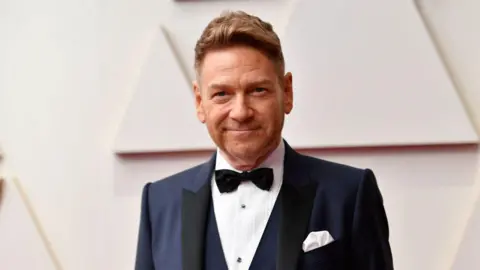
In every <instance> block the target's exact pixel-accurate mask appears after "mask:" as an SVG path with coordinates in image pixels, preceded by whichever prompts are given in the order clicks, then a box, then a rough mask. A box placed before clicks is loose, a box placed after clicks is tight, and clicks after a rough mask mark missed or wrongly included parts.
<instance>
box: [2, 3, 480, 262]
mask: <svg viewBox="0 0 480 270" xmlns="http://www.w3.org/2000/svg"><path fill="white" fill-rule="evenodd" d="M397 1H400V0H397ZM279 2H280V3H279ZM294 2H295V1H287V0H284V1H268V2H264V3H255V4H252V3H247V2H246V3H235V4H228V5H225V7H228V6H235V7H236V8H245V9H247V10H248V11H252V12H256V13H258V14H261V15H262V16H263V17H264V18H265V19H267V20H270V21H272V22H273V23H274V24H275V25H278V28H279V32H280V35H281V34H282V29H284V26H285V25H286V24H287V21H288V15H289V12H290V10H291V5H293V4H294ZM215 5H216V4H215V3H207V4H205V5H202V6H199V5H194V4H187V5H182V6H175V4H174V3H173V1H169V0H163V1H154V0H145V1H142V2H139V1H133V0H116V1H108V0H103V1H93V0H90V1H73V0H71V1H59V0H58V1H56V0H45V1H27V0H16V1H13V0H10V1H8V0H7V1H2V2H0V35H1V42H0V123H1V125H0V145H1V147H2V148H3V152H4V153H5V157H4V159H3V160H2V161H1V162H0V166H1V167H0V172H1V173H2V174H5V175H6V176H7V177H8V178H7V180H8V179H12V177H14V176H15V177H18V179H20V181H21V182H22V184H23V185H24V187H25V191H26V193H27V194H28V195H29V196H30V199H31V201H32V204H33V205H34V208H35V210H36V211H37V214H38V217H39V219H40V220H41V222H42V224H43V226H44V228H45V231H46V234H47V235H48V237H49V239H50V240H51V243H52V246H53V248H54V250H55V252H56V253H57V255H58V258H59V260H60V261H61V264H62V265H63V269H69V270H70V269H73V270H76V269H78V270H84V269H89V270H90V269H91V270H95V269H99V270H100V269H102V270H103V269H125V270H126V269H132V264H133V255H134V250H135V244H136V233H137V220H138V214H139V195H140V188H141V186H142V185H143V183H144V182H145V181H149V180H152V179H159V178H161V177H163V176H166V175H168V174H170V173H173V172H176V171H178V170H180V169H183V168H185V167H188V166H190V165H193V164H196V163H197V162H200V161H203V159H204V158H205V157H206V156H207V153H190V154H172V155H169V156H164V155H153V154H151V155H136V156H133V157H118V156H115V155H114V154H113V151H112V148H113V142H114V139H115V136H116V132H117V128H118V126H119V124H120V122H121V120H122V117H123V112H124V110H125V108H126V106H127V104H128V101H129V98H130V96H131V95H132V90H133V84H134V82H135V78H136V77H137V76H138V75H139V74H138V68H137V67H138V66H140V65H141V62H142V61H143V59H144V56H145V53H146V47H147V46H148V42H147V41H148V40H149V38H150V35H151V33H152V31H153V30H154V29H155V28H156V27H158V24H159V23H162V22H163V23H165V24H166V25H167V26H168V27H169V29H171V31H173V32H174V33H183V34H181V35H179V36H178V37H177V38H176V39H175V42H176V44H177V46H178V48H179V49H180V51H181V55H182V56H183V57H184V58H185V59H184V60H185V62H186V63H189V61H190V59H192V58H193V53H192V51H191V46H192V41H194V39H195V38H196V36H195V35H192V34H191V33H197V32H198V31H199V29H201V27H202V23H204V22H206V21H208V19H209V18H211V16H213V15H216V14H217V12H216V11H217V10H218V7H216V6H215ZM422 7H423V9H424V11H425V14H427V15H428V21H429V25H431V27H432V29H433V31H434V32H435V37H436V39H437V40H438V41H439V44H440V46H439V47H440V50H441V52H442V53H443V54H444V55H445V59H446V61H447V63H448V66H449V67H450V69H451V72H452V73H453V75H454V78H455V79H456V82H457V84H458V89H459V90H460V91H461V94H462V98H463V99H464V101H465V102H466V104H467V105H468V108H469V112H470V113H471V115H472V118H473V119H474V121H475V123H476V126H477V130H480V109H479V108H480V78H479V77H478V75H477V74H478V70H480V66H479V65H480V49H479V48H480V40H479V38H480V37H479V36H478V25H480V18H479V17H478V16H477V14H478V10H479V9H480V3H479V2H478V1H475V0H470V1H469V0H444V1H434V0H428V1H424V2H422ZM194 8H195V10H194ZM426 109H428V108H426ZM452 128H455V127H452ZM312 153H313V154H315V155H317V156H320V157H323V158H327V159H332V160H336V161H341V162H347V163H349V164H353V165H357V166H362V167H370V168H373V169H374V170H375V171H376V172H377V174H378V177H379V181H380V186H381V188H382V190H383V193H384V194H385V195H384V196H385V203H386V207H387V211H388V214H389V217H390V223H391V230H392V245H393V251H394V255H395V261H396V265H397V269H408V270H416V269H419V270H441V269H455V270H470V269H477V268H478V265H480V262H479V258H478V256H477V255H476V254H475V250H478V249H479V244H478V243H479V241H478V240H475V239H480V230H479V229H478V228H479V227H480V226H479V224H480V222H479V219H480V218H479V217H480V210H479V209H480V179H479V170H478V169H479V167H480V166H479V163H478V157H479V156H480V155H479V152H478V149H477V148H476V147H469V146H449V147H428V148H424V147H415V148H389V149H376V150H373V149H358V150H341V151H340V150H338V151H336V150H329V151H314V152H312ZM7 187H8V188H7V194H6V195H7V196H10V195H9V194H13V195H12V196H15V195H14V194H15V192H10V191H9V190H12V189H13V186H12V182H11V181H8V182H7ZM7 198H8V197H7ZM5 202H7V200H5ZM8 202H9V203H8V204H7V203H5V204H4V205H3V206H4V207H1V208H2V209H0V230H2V229H4V230H5V231H3V234H0V237H1V238H0V253H2V254H4V255H3V256H2V257H0V259H1V265H2V269H7V270H10V269H12V270H17V269H20V270H23V269H41V270H43V269H46V270H50V269H54V268H53V267H52V265H51V264H48V263H44V264H41V263H42V262H41V260H37V261H31V264H30V265H28V268H27V266H26V264H25V263H26V262H25V261H27V263H28V260H27V259H28V258H31V257H32V256H35V255H38V254H42V256H46V255H45V251H44V248H43V247H42V245H41V242H40V241H39V239H38V238H36V237H34V236H32V237H31V238H30V239H28V238H26V237H18V238H17V237H9V238H6V237H5V235H11V234H27V233H28V232H30V231H31V230H32V228H31V227H29V228H27V227H26V226H23V227H22V226H20V225H19V226H18V227H17V226H11V224H12V223H15V224H16V223H20V222H22V221H26V220H28V219H26V218H25V216H22V215H20V214H17V215H13V214H9V215H8V216H7V214H8V213H16V212H19V213H20V212H22V211H25V209H24V208H25V207H24V206H23V205H22V204H21V201H20V200H18V199H11V200H10V199H9V201H8ZM7 207H8V208H7ZM12 209H13V211H12ZM6 217H8V219H7V218H6ZM12 217H13V218H12ZM17 218H18V219H17ZM6 230H10V231H6ZM27 231H28V232H27ZM5 239H6V240H5ZM24 246H28V247H29V248H28V249H23V248H22V247H24ZM15 250H23V251H24V254H23V255H24V257H23V258H22V257H20V256H13V254H11V253H9V252H13V251H15ZM10 254H11V255H10ZM37 257H38V256H37ZM35 258H36V257H35ZM20 262H21V263H22V264H20ZM22 266H24V267H22Z"/></svg>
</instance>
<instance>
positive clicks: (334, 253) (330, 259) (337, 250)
mask: <svg viewBox="0 0 480 270" xmlns="http://www.w3.org/2000/svg"><path fill="white" fill-rule="evenodd" d="M345 259H346V257H345V249H344V246H343V244H342V242H341V241H340V240H336V241H333V242H331V243H329V244H327V245H325V246H323V247H320V248H317V249H314V250H310V251H308V252H304V253H303V254H302V264H301V265H302V268H300V269H303V270H309V269H318V270H329V269H332V270H341V269H344V268H345Z"/></svg>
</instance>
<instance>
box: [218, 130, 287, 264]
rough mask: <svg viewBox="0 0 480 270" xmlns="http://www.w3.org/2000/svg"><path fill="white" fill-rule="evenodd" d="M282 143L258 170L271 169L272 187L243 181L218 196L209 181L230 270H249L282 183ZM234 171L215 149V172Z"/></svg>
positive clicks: (283, 149)
mask: <svg viewBox="0 0 480 270" xmlns="http://www.w3.org/2000/svg"><path fill="white" fill-rule="evenodd" d="M284 155H285V145H284V142H283V140H282V141H281V142H280V144H279V145H278V147H277V148H276V149H275V150H274V152H272V154H271V155H270V156H269V157H268V158H267V159H266V160H265V162H263V163H262V164H261V165H260V166H258V167H268V168H272V169H273V176H274V180H273V184H272V187H271V189H270V191H264V190H261V189H260V188H258V187H257V186H255V184H253V183H252V182H243V183H241V184H240V186H239V187H238V189H237V190H236V191H234V192H231V193H220V191H219V190H218V187H217V184H216V182H215V178H213V179H212V198H213V208H214V211H215V217H216V222H217V226H218V233H219V235H220V242H221V243H222V248H223V252H224V256H225V260H226V262H227V266H228V269H229V270H248V268H249V267H250V264H251V263H252V260H253V257H254V255H255V252H256V250H257V247H258V244H259V243H260V239H261V238H262V235H263V231H264V230H265V227H266V226H267V222H268V220H269V218H270V214H271V212H272V210H273V206H274V205H275V201H276V200H277V197H278V194H279V192H280V187H281V186H282V182H283V160H284ZM221 169H229V170H234V171H237V172H238V170H236V169H234V168H233V167H232V166H231V165H230V164H228V162H227V161H226V160H225V159H224V158H223V157H222V155H221V153H220V151H218V150H217V158H216V165H215V170H221Z"/></svg>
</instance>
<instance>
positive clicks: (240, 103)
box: [230, 96, 253, 122]
mask: <svg viewBox="0 0 480 270" xmlns="http://www.w3.org/2000/svg"><path fill="white" fill-rule="evenodd" d="M252 116H253V110H252V109H251V108H250V107H249V105H248V102H247V100H246V98H245V97H243V96H239V97H237V98H236V99H235V101H234V102H233V105H232V109H231V110H230V118H232V119H233V120H235V121H237V122H245V121H246V120H248V119H250V118H251V117H252Z"/></svg>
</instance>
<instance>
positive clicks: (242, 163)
mask: <svg viewBox="0 0 480 270" xmlns="http://www.w3.org/2000/svg"><path fill="white" fill-rule="evenodd" d="M280 142H281V138H280V139H277V140H274V141H273V142H272V143H271V144H270V145H269V146H268V148H266V151H264V152H263V153H262V154H261V155H259V156H256V157H254V158H238V157H233V156H230V155H229V154H227V153H225V152H223V151H221V152H222V156H223V157H224V158H225V160H226V161H227V162H228V163H229V164H230V165H231V166H232V167H233V168H235V169H236V170H239V171H251V170H253V169H255V168H257V167H258V166H260V164H262V163H263V162H264V161H265V160H266V159H267V158H268V157H269V156H270V155H271V154H272V153H273V151H275V149H277V147H278V145H279V144H280Z"/></svg>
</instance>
